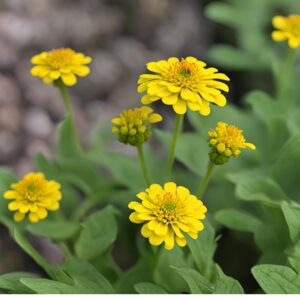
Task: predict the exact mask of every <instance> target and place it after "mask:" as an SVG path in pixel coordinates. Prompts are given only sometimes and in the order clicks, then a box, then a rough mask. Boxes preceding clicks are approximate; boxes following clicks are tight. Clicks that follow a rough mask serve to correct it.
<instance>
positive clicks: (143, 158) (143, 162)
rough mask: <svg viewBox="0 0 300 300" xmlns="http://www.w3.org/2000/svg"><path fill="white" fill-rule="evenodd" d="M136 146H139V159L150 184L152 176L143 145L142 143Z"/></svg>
mask: <svg viewBox="0 0 300 300" xmlns="http://www.w3.org/2000/svg"><path fill="white" fill-rule="evenodd" d="M136 148H137V151H138V155H139V161H140V164H141V169H142V172H143V176H144V178H145V181H146V183H147V185H148V186H149V185H150V184H151V179H150V176H149V174H148V171H147V166H146V161H145V157H144V149H143V145H142V144H141V145H137V146H136Z"/></svg>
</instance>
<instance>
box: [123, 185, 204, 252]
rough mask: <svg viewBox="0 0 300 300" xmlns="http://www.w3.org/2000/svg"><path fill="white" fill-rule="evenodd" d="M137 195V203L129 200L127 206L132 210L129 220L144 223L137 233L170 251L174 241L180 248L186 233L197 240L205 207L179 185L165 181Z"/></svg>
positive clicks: (152, 243)
mask: <svg viewBox="0 0 300 300" xmlns="http://www.w3.org/2000/svg"><path fill="white" fill-rule="evenodd" d="M137 197H138V198H139V200H140V202H136V201H132V202H130V203H129V205H128V207H129V208H130V209H133V210H134V212H133V213H131V214H130V217H129V219H130V221H131V222H132V223H137V224H139V223H145V224H144V225H143V227H142V229H141V233H142V236H143V237H145V238H149V242H150V244H151V245H154V246H158V245H160V244H162V243H164V244H165V248H166V249H168V250H171V249H173V247H174V243H175V242H176V243H177V245H179V246H180V247H184V246H185V245H186V238H185V235H186V234H187V235H189V236H190V237H191V238H193V239H197V238H198V232H199V231H202V230H203V228H204V226H203V223H202V222H201V221H200V220H203V219H205V213H206V211H207V209H206V207H205V206H204V205H203V203H202V202H201V201H200V200H199V199H197V197H196V196H194V195H191V194H190V192H189V190H188V189H187V188H185V187H183V186H177V185H176V184H175V183H174V182H167V183H166V184H165V185H164V187H162V186H160V185H159V184H151V185H150V187H149V188H148V189H146V191H145V192H142V193H139V194H137Z"/></svg>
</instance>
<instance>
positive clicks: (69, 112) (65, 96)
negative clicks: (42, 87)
mask: <svg viewBox="0 0 300 300" xmlns="http://www.w3.org/2000/svg"><path fill="white" fill-rule="evenodd" d="M56 86H57V87H58V88H59V90H60V93H61V96H62V98H63V100H64V105H65V109H66V116H67V117H69V118H70V121H71V126H72V131H73V134H74V137H75V140H76V143H77V145H78V148H79V149H81V146H80V142H79V138H78V136H77V131H76V126H75V121H74V114H73V110H72V105H71V100H70V96H69V93H68V91H67V89H66V87H65V85H64V83H63V82H62V81H61V80H58V81H57V82H56Z"/></svg>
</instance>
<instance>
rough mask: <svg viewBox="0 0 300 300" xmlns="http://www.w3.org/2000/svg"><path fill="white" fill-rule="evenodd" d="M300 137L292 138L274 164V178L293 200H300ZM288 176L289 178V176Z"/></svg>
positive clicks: (272, 171)
mask: <svg viewBox="0 0 300 300" xmlns="http://www.w3.org/2000/svg"><path fill="white" fill-rule="evenodd" d="M299 149H300V136H299V135H298V136H295V137H292V138H291V139H290V140H289V141H287V142H286V144H285V145H284V146H283V148H282V150H281V151H280V153H279V156H278V157H277V160H276V161H275V163H274V164H273V168H272V170H271V174H272V177H273V178H274V179H275V181H276V182H278V184H279V185H280V186H281V187H282V188H283V190H284V191H285V192H286V194H287V195H288V196H290V197H291V199H295V200H300V194H299V188H298V185H299V178H300V168H297V167H295V166H299V165H300V151H299ZM287 174H288V176H287Z"/></svg>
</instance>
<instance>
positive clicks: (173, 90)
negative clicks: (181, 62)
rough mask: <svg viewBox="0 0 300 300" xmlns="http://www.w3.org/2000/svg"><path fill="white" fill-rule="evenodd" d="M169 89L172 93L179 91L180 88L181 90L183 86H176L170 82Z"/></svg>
mask: <svg viewBox="0 0 300 300" xmlns="http://www.w3.org/2000/svg"><path fill="white" fill-rule="evenodd" d="M167 88H168V90H169V91H170V92H172V93H179V92H180V90H181V87H180V86H176V85H172V84H169V85H168V86H167Z"/></svg>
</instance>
